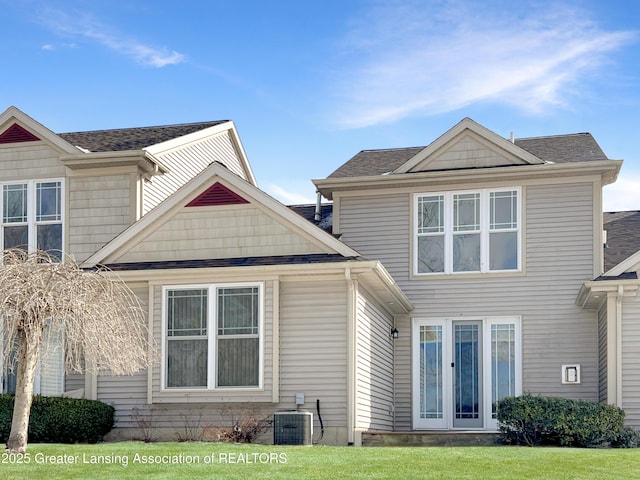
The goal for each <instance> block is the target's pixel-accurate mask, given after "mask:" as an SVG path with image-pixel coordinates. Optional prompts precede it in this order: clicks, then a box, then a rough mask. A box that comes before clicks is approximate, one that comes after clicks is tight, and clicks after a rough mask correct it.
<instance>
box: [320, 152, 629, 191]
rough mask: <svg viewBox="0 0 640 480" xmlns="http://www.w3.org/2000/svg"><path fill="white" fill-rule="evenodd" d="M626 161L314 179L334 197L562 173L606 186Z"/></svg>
mask: <svg viewBox="0 0 640 480" xmlns="http://www.w3.org/2000/svg"><path fill="white" fill-rule="evenodd" d="M621 165H622V160H603V161H593V162H576V163H554V164H551V163H546V164H541V165H514V166H508V167H494V168H477V169H468V170H438V171H430V172H415V173H398V174H392V175H371V176H363V177H341V178H324V179H317V180H312V181H313V183H314V185H315V186H316V188H317V189H318V191H320V193H322V195H324V196H325V198H327V199H329V200H331V199H332V198H333V192H334V191H341V192H342V191H347V192H348V191H357V190H367V189H371V188H375V187H381V188H391V187H414V186H415V187H425V186H438V185H444V184H454V183H463V182H482V181H485V180H486V181H496V180H510V179H514V180H518V179H526V180H529V179H532V178H538V177H541V178H544V177H554V178H557V177H559V176H585V175H599V176H600V177H601V178H602V179H603V185H607V184H609V183H611V182H612V181H614V180H615V178H616V177H617V175H618V172H619V171H620V167H621Z"/></svg>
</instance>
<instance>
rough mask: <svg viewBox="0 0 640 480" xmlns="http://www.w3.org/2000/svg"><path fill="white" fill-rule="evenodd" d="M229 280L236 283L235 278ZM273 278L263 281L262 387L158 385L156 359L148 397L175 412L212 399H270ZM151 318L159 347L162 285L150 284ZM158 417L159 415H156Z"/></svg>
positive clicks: (219, 401)
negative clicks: (175, 386)
mask: <svg viewBox="0 0 640 480" xmlns="http://www.w3.org/2000/svg"><path fill="white" fill-rule="evenodd" d="M258 281H260V279H253V280H252V281H251V282H252V283H254V282H258ZM214 283H219V284H224V283H225V281H224V279H222V278H216V279H215V282H214ZM229 283H237V280H235V281H233V282H229ZM273 292H274V289H273V281H266V282H264V290H263V296H264V323H263V329H264V333H263V338H262V343H263V352H264V357H263V379H262V389H260V390H258V389H255V388H251V389H244V390H243V389H241V388H238V389H224V390H219V391H216V390H196V389H193V390H188V391H187V390H180V389H174V390H164V391H161V386H162V385H164V381H163V379H162V378H161V364H160V362H158V363H156V364H155V365H154V366H153V367H152V382H153V392H152V401H153V403H157V404H177V405H175V407H170V406H169V405H164V407H163V408H164V410H163V411H166V412H167V413H166V414H167V415H175V413H176V410H179V411H181V410H183V409H184V408H185V404H188V403H201V402H207V403H213V404H216V403H218V404H220V403H222V402H259V403H264V402H271V401H272V399H273ZM153 312H154V321H153V336H154V339H155V341H156V342H157V344H158V346H159V348H161V345H162V328H163V326H162V314H163V306H162V287H161V286H156V287H154V306H153ZM212 408H213V409H214V410H219V409H220V408H222V407H220V405H214V406H212ZM159 420H160V419H159Z"/></svg>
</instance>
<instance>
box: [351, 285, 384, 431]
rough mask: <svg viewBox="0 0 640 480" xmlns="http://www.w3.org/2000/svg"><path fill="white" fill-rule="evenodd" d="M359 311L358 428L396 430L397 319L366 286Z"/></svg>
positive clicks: (357, 348) (360, 291)
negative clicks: (394, 327)
mask: <svg viewBox="0 0 640 480" xmlns="http://www.w3.org/2000/svg"><path fill="white" fill-rule="evenodd" d="M358 293H359V294H358V302H357V313H356V321H357V324H356V428H361V429H365V430H385V431H391V430H393V341H392V340H391V336H390V331H391V326H392V325H393V318H392V317H391V316H390V315H389V314H387V313H386V312H385V311H384V310H383V309H382V308H380V307H379V306H378V305H377V304H376V303H375V302H374V301H373V300H372V298H371V297H370V296H369V295H368V294H367V293H366V292H364V291H362V289H361V288H360V289H359V292H358Z"/></svg>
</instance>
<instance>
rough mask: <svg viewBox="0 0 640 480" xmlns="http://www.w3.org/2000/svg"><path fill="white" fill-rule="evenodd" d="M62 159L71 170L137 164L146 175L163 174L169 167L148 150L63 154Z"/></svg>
mask: <svg viewBox="0 0 640 480" xmlns="http://www.w3.org/2000/svg"><path fill="white" fill-rule="evenodd" d="M60 161H61V162H62V163H63V164H64V165H65V166H66V167H69V168H70V169H71V170H82V169H87V168H100V167H105V166H106V167H122V166H136V167H138V168H139V169H140V171H141V172H143V173H144V174H145V175H148V176H151V175H162V174H165V173H168V172H169V169H168V168H167V167H166V166H164V165H163V164H162V163H161V162H159V161H158V160H157V159H156V158H155V157H154V156H153V155H152V154H151V153H149V152H147V151H146V150H124V151H118V152H88V153H78V154H73V155H61V156H60Z"/></svg>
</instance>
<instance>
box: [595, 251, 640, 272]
mask: <svg viewBox="0 0 640 480" xmlns="http://www.w3.org/2000/svg"><path fill="white" fill-rule="evenodd" d="M638 269H640V250H638V251H637V252H636V253H634V254H633V255H631V256H629V257H627V258H626V259H625V260H623V261H622V262H620V263H619V264H617V265H616V266H615V267H613V268H611V269H610V270H609V271H608V272H605V273H603V276H605V277H617V276H618V275H622V274H623V273H625V272H637V271H638Z"/></svg>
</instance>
